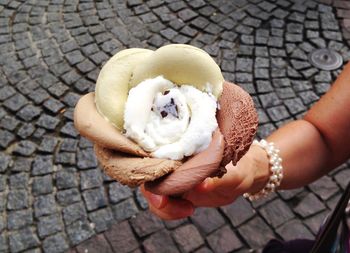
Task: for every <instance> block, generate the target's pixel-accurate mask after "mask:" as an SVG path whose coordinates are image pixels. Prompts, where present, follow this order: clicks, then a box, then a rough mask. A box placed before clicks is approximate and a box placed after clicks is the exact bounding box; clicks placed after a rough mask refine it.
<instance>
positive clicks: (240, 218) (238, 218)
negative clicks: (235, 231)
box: [220, 198, 255, 226]
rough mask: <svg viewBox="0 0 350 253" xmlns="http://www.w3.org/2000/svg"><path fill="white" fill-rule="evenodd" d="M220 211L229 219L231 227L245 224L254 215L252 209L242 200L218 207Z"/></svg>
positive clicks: (238, 199)
mask: <svg viewBox="0 0 350 253" xmlns="http://www.w3.org/2000/svg"><path fill="white" fill-rule="evenodd" d="M220 209H221V210H222V211H223V212H224V214H225V215H226V216H227V217H228V218H229V220H230V222H231V223H232V225H233V226H238V225H240V224H242V223H244V222H246V221H247V220H248V219H250V218H252V217H253V216H254V214H255V211H254V209H253V208H252V207H251V205H250V204H249V202H248V201H247V200H245V199H244V198H237V200H236V201H235V202H233V203H232V204H230V205H227V206H223V207H220Z"/></svg>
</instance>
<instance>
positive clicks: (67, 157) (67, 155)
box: [55, 152, 76, 165]
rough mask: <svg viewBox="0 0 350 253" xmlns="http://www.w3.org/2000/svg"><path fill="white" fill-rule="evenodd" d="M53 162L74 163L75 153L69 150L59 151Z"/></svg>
mask: <svg viewBox="0 0 350 253" xmlns="http://www.w3.org/2000/svg"><path fill="white" fill-rule="evenodd" d="M55 163H59V164H67V165H75V163H76V155H75V153H71V152H59V153H57V154H56V156H55Z"/></svg>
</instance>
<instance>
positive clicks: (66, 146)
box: [60, 138, 78, 152]
mask: <svg viewBox="0 0 350 253" xmlns="http://www.w3.org/2000/svg"><path fill="white" fill-rule="evenodd" d="M77 146H78V140H76V139H72V138H64V139H63V140H62V142H61V145H60V151H68V152H74V151H76V150H77Z"/></svg>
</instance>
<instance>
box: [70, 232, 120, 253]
mask: <svg viewBox="0 0 350 253" xmlns="http://www.w3.org/2000/svg"><path fill="white" fill-rule="evenodd" d="M76 249H77V251H78V253H85V252H103V253H113V250H112V248H111V246H110V244H109V243H108V241H107V240H106V238H105V237H104V236H103V235H101V234H100V235H97V236H94V237H93V238H91V239H88V240H86V241H85V242H83V243H81V244H79V245H78V246H77V248H76ZM118 250H119V249H118Z"/></svg>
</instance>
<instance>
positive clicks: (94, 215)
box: [89, 208, 114, 233]
mask: <svg viewBox="0 0 350 253" xmlns="http://www.w3.org/2000/svg"><path fill="white" fill-rule="evenodd" d="M89 219H90V221H91V222H92V223H93V224H94V228H95V231H96V232H97V233H100V232H102V231H105V230H107V229H108V228H109V227H110V226H111V225H112V224H113V222H114V219H113V213H112V210H111V209H110V208H104V209H99V210H97V211H94V212H91V213H89Z"/></svg>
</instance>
